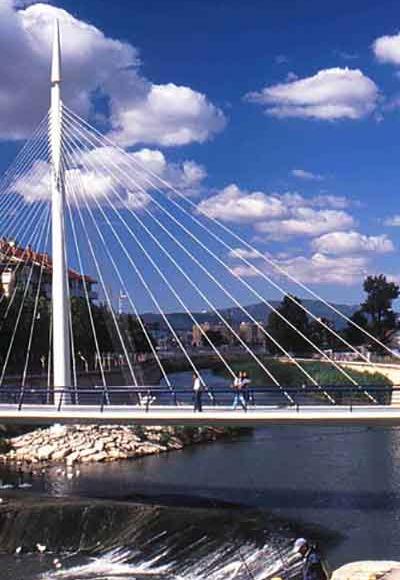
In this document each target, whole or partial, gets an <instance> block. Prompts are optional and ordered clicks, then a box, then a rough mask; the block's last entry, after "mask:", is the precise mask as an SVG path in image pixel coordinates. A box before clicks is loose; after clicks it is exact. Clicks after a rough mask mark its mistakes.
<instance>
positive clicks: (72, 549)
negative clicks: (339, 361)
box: [0, 371, 400, 580]
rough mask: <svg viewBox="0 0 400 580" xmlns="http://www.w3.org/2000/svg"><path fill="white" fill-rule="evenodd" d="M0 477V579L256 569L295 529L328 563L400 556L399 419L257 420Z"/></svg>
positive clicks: (284, 549) (273, 561)
mask: <svg viewBox="0 0 400 580" xmlns="http://www.w3.org/2000/svg"><path fill="white" fill-rule="evenodd" d="M208 379H209V382H210V383H213V382H214V383H215V382H219V383H221V381H222V382H223V379H221V377H215V376H214V375H213V374H212V373H211V371H210V372H209V373H208ZM172 380H173V382H174V384H177V385H184V384H188V383H189V382H190V375H189V374H188V373H179V374H177V375H176V376H172ZM238 412H240V411H238ZM0 477H1V479H2V484H3V490H0V494H2V496H3V497H4V498H5V500H6V502H8V503H7V505H5V506H3V507H2V508H1V510H2V511H1V518H0V548H1V549H2V550H3V551H6V552H8V555H6V554H5V555H3V556H2V560H3V562H2V570H3V573H2V576H1V577H2V579H3V578H4V580H11V579H13V580H20V579H21V580H22V579H24V580H31V579H32V580H33V579H39V578H43V579H45V578H48V579H50V578H71V579H75V580H78V579H80V578H90V579H92V580H93V579H95V578H97V579H102V580H105V579H108V580H114V578H115V579H116V578H118V579H119V580H121V578H126V579H133V578H144V577H146V578H148V576H149V575H153V577H157V578H159V577H167V578H193V579H195V578H210V579H215V580H219V579H221V580H225V579H226V580H227V579H228V578H229V579H233V578H236V579H249V578H250V579H251V578H253V579H256V578H257V579H258V580H261V578H263V577H264V576H265V574H266V572H267V571H268V570H269V571H272V570H273V568H274V567H275V566H279V565H282V566H288V558H289V553H290V546H291V542H292V540H293V538H294V537H295V536H296V535H297V534H301V535H303V534H306V535H308V536H310V537H311V538H312V539H313V540H315V541H317V542H318V543H319V545H320V546H321V548H322V550H323V551H324V553H325V554H326V556H327V557H328V560H329V563H330V565H331V567H333V568H335V567H337V566H339V565H341V564H344V563H346V562H349V561H352V560H360V559H399V554H400V526H399V522H400V430H399V429H384V428H361V427H360V428H358V427H357V428H356V427H354V428H349V427H346V428H338V427H327V428H319V427H300V426H298V427H280V428H278V427H276V428H268V429H258V430H256V431H254V432H252V433H247V434H244V435H242V436H240V437H238V438H236V439H234V440H222V441H218V442H216V443H213V444H207V445H198V446H193V447H191V448H186V449H184V450H182V451H178V452H173V453H169V454H164V455H159V456H150V457H144V458H140V459H137V460H135V461H131V462H128V461H126V462H119V463H114V464H104V465H103V464H96V465H85V466H81V467H79V468H74V469H72V470H70V471H65V470H64V469H60V468H59V467H54V468H51V469H49V470H47V471H46V472H44V473H42V472H41V471H40V470H38V472H37V473H36V472H35V473H31V474H24V475H22V474H21V473H19V474H18V473H17V472H15V471H12V470H3V471H2V473H0ZM18 484H19V486H20V487H17V488H15V486H18ZM21 484H22V485H21ZM8 486H14V489H11V488H9V487H8ZM157 506H161V507H157ZM38 542H39V543H43V544H44V545H46V547H47V551H46V553H45V554H44V555H38V554H37V553H35V551H36V549H35V545H36V543H38ZM18 546H21V547H22V550H21V554H19V555H18V556H17V555H14V554H13V552H14V551H15V548H17V547H18ZM50 552H51V553H50ZM54 558H58V559H59V560H60V564H58V563H57V562H55V563H54V562H53V560H54ZM57 565H60V566H61V568H60V570H56V569H55V566H57ZM290 570H292V569H291V568H290ZM284 575H285V574H284ZM290 575H291V574H290V573H286V576H287V577H289V576H290Z"/></svg>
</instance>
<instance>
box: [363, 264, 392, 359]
mask: <svg viewBox="0 0 400 580" xmlns="http://www.w3.org/2000/svg"><path fill="white" fill-rule="evenodd" d="M364 292H366V293H367V299H366V300H365V301H364V302H363V303H362V304H361V311H362V312H363V313H365V314H366V315H367V318H368V330H369V332H370V333H371V334H372V335H373V336H374V337H375V338H377V339H378V340H380V341H381V342H383V343H384V344H387V343H388V342H390V340H391V338H392V336H393V334H394V333H395V332H396V330H399V328H400V324H399V322H398V320H397V315H396V313H395V312H393V310H392V303H393V300H396V298H398V297H399V294H400V290H399V287H398V286H397V284H395V283H394V282H388V280H387V279H386V276H384V275H383V274H380V275H379V276H368V277H367V278H366V279H365V280H364ZM370 346H371V348H372V349H373V350H376V351H381V350H382V348H381V347H379V345H377V344H376V343H375V342H372V343H371V345H370Z"/></svg>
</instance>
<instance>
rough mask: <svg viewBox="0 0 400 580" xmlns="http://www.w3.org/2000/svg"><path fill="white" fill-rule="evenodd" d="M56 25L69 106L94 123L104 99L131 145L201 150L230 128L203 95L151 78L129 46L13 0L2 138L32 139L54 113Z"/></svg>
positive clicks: (3, 29) (116, 129) (4, 62)
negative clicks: (52, 58)
mask: <svg viewBox="0 0 400 580" xmlns="http://www.w3.org/2000/svg"><path fill="white" fill-rule="evenodd" d="M26 4H27V3H23V4H21V3H19V5H18V6H26ZM28 4H30V3H28ZM56 18H57V19H58V20H59V22H60V28H61V41H62V54H63V79H64V83H63V91H64V102H65V103H66V104H67V105H68V106H69V107H71V108H72V109H74V110H75V111H76V112H77V113H79V114H80V115H83V116H85V117H87V116H88V115H90V114H93V113H95V111H94V103H95V98H94V95H96V98H98V97H101V98H102V99H103V101H104V102H105V103H106V105H107V107H108V114H107V115H106V116H107V120H108V122H109V124H110V131H111V133H112V135H113V138H114V139H116V140H118V141H119V142H120V143H121V144H123V145H124V146H125V145H134V144H138V143H143V144H146V143H148V144H153V145H154V144H159V145H164V146H165V145H185V144H188V143H192V142H199V143H201V142H204V141H205V140H206V139H209V138H210V137H212V136H213V135H214V134H215V133H216V132H218V131H220V130H221V129H223V127H224V125H225V122H226V120H225V117H224V115H223V113H222V111H221V110H220V109H218V108H217V107H216V106H214V105H213V104H212V103H210V101H209V100H208V99H207V97H206V96H205V95H204V94H202V93H200V92H197V91H196V90H194V89H193V88H190V87H186V86H178V85H176V84H173V83H172V82H171V83H167V84H162V85H160V84H154V83H152V82H151V81H150V80H148V79H146V78H144V77H143V76H142V75H141V73H140V59H139V56H138V51H137V49H136V48H135V47H134V46H132V45H130V44H129V43H127V42H121V41H119V40H116V39H113V38H109V37H107V36H106V35H105V34H104V33H103V32H102V31H101V30H99V29H98V28H96V27H95V26H92V25H89V24H87V23H85V22H83V21H81V20H79V19H77V18H75V17H74V16H72V15H71V14H69V13H68V12H67V11H66V10H62V9H61V8H57V7H55V6H51V5H49V4H45V3H34V4H31V5H29V6H27V7H25V8H23V9H19V10H18V9H17V7H16V6H15V5H14V3H13V2H12V0H1V2H0V53H1V55H2V58H1V59H0V78H1V86H0V109H1V112H2V114H1V116H0V139H23V138H26V137H27V136H28V135H29V134H30V133H31V132H32V130H33V129H34V127H35V126H36V124H37V123H38V121H39V120H40V118H42V116H43V115H44V114H45V112H46V110H47V108H48V105H49V74H50V73H49V71H50V56H51V44H52V36H53V25H54V20H55V19H56Z"/></svg>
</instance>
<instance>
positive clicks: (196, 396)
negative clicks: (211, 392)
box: [193, 374, 203, 413]
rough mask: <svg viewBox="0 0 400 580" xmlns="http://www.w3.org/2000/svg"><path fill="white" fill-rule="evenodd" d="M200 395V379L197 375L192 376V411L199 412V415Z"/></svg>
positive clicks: (201, 391)
mask: <svg viewBox="0 0 400 580" xmlns="http://www.w3.org/2000/svg"><path fill="white" fill-rule="evenodd" d="M202 394H203V385H202V384H201V379H200V377H199V375H195V374H194V375H193V403H194V404H193V411H199V413H201V412H202V410H203V405H202V400H201V398H202Z"/></svg>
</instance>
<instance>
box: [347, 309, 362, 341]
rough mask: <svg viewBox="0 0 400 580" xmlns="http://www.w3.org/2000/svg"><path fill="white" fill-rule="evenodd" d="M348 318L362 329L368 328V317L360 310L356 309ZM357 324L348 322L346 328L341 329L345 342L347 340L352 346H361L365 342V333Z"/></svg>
mask: <svg viewBox="0 0 400 580" xmlns="http://www.w3.org/2000/svg"><path fill="white" fill-rule="evenodd" d="M350 320H351V321H352V322H354V323H355V324H357V326H359V327H360V328H362V329H365V330H367V329H368V318H367V317H366V316H365V314H364V313H363V312H362V310H357V311H356V312H354V314H352V316H350ZM357 326H354V325H353V324H350V323H348V324H347V326H346V328H345V329H344V331H343V336H344V338H345V340H347V342H349V343H350V344H351V345H352V346H361V345H362V344H364V343H365V342H366V338H367V337H366V334H365V332H363V331H362V330H360V329H359V328H357Z"/></svg>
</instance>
